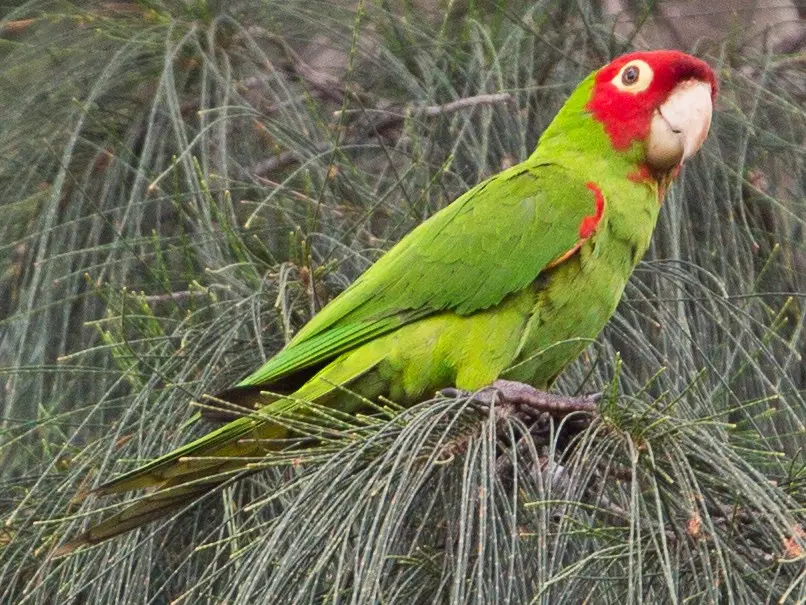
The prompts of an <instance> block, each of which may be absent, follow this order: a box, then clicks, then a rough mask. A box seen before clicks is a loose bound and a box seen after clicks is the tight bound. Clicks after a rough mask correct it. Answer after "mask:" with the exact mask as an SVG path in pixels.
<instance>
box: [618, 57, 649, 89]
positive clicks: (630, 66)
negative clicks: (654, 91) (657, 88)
mask: <svg viewBox="0 0 806 605" xmlns="http://www.w3.org/2000/svg"><path fill="white" fill-rule="evenodd" d="M654 75H655V74H654V73H653V72H652V68H651V67H650V66H649V64H648V63H647V62H646V61H642V60H641V59H633V60H632V61H630V62H629V63H627V64H626V65H624V66H623V67H622V68H621V69H620V70H619V72H618V73H617V74H616V76H615V77H614V78H613V79H612V80H610V81H611V82H612V83H613V86H615V87H616V88H618V89H619V90H620V91H622V92H629V93H632V94H638V93H639V92H644V91H645V90H646V89H647V88H649V85H650V84H652V78H653V77H654Z"/></svg>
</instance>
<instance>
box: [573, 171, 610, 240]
mask: <svg viewBox="0 0 806 605" xmlns="http://www.w3.org/2000/svg"><path fill="white" fill-rule="evenodd" d="M585 186H586V187H587V188H588V189H590V190H591V191H593V196H594V201H595V203H596V211H595V212H594V213H593V214H591V215H590V216H586V217H585V218H583V219H582V222H581V223H580V224H579V237H580V238H581V239H588V238H589V237H590V236H591V235H593V232H594V231H596V227H597V226H598V225H599V221H601V220H602V214H604V206H605V200H604V195H602V190H601V189H599V186H598V185H597V184H596V183H594V182H593V181H588V182H587V183H585Z"/></svg>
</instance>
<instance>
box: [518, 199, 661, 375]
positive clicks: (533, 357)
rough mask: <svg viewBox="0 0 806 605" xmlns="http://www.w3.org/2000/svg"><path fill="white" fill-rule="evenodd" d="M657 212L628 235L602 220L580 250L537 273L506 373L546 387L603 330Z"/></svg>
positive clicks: (646, 241) (644, 247)
mask: <svg viewBox="0 0 806 605" xmlns="http://www.w3.org/2000/svg"><path fill="white" fill-rule="evenodd" d="M655 218H656V214H655V216H651V217H649V216H648V217H647V219H648V220H647V222H646V224H645V225H642V227H643V228H642V229H640V230H638V231H632V232H631V233H630V236H628V237H626V238H625V237H623V236H622V234H621V233H620V230H619V229H613V228H612V227H613V225H611V224H609V222H603V224H602V225H600V228H599V230H598V232H597V234H596V235H595V236H594V237H593V238H591V240H589V241H588V242H586V243H585V244H584V245H583V246H582V248H581V249H580V250H579V252H578V253H577V254H575V255H574V256H573V257H571V258H569V259H568V260H567V261H565V262H563V263H561V264H560V265H559V266H557V267H556V268H554V269H552V270H551V271H549V272H547V273H545V274H542V275H541V276H540V277H539V278H538V280H537V281H536V282H535V284H534V286H533V287H534V288H535V289H537V290H538V294H537V304H536V305H535V308H534V312H533V314H532V317H531V318H530V320H529V323H528V324H527V326H526V330H525V333H524V336H523V339H522V341H521V347H520V350H519V352H518V355H517V357H516V361H515V363H514V364H513V365H512V366H511V367H510V368H509V369H508V370H507V371H506V372H505V373H504V375H503V376H502V377H503V378H508V379H511V380H518V381H522V382H527V383H529V384H532V385H534V386H536V387H538V388H546V387H547V386H548V385H549V384H550V383H551V381H552V380H553V379H554V378H555V377H556V376H557V375H558V374H559V373H560V372H561V371H562V370H563V368H565V366H566V365H568V364H569V363H570V362H572V361H573V360H574V359H576V358H577V356H578V355H579V354H580V353H581V352H582V351H583V349H585V347H587V346H588V345H589V344H590V343H591V341H592V340H593V339H595V338H596V337H597V336H598V335H599V333H600V332H601V331H602V329H603V328H604V326H605V324H606V323H607V321H608V320H609V319H610V317H611V316H612V315H613V312H614V311H615V310H616V306H617V305H618V303H619V301H620V300H621V296H622V294H623V292H624V287H625V285H626V283H627V280H628V279H629V277H630V274H631V273H632V270H633V269H634V267H635V265H636V264H637V262H638V261H639V260H640V258H641V257H642V256H643V253H644V252H645V250H646V247H647V245H648V243H649V236H650V235H651V232H652V228H653V227H654V222H655Z"/></svg>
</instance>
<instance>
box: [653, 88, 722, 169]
mask: <svg viewBox="0 0 806 605" xmlns="http://www.w3.org/2000/svg"><path fill="white" fill-rule="evenodd" d="M711 110H712V103H711V86H710V84H707V83H706V82H700V81H699V80H686V81H685V82H681V83H680V84H678V85H677V86H676V87H675V88H674V90H672V92H671V93H670V94H669V97H668V98H667V99H666V101H664V103H663V105H661V106H660V107H658V109H656V110H655V114H654V115H653V116H652V125H651V127H650V131H649V140H648V141H647V162H648V163H649V165H650V166H651V167H652V168H655V169H656V170H671V169H672V168H674V167H675V166H678V165H679V164H682V163H683V162H684V161H685V160H687V159H688V158H690V157H691V156H693V155H694V154H695V153H697V150H699V148H700V146H701V145H702V143H703V141H705V137H706V136H708V129H709V128H710V127H711Z"/></svg>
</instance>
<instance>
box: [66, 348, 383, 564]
mask: <svg viewBox="0 0 806 605" xmlns="http://www.w3.org/2000/svg"><path fill="white" fill-rule="evenodd" d="M345 362H346V363H345ZM377 362H378V358H372V357H361V356H355V357H352V358H349V357H348V358H346V359H344V360H341V361H340V360H336V361H335V362H333V363H331V364H330V365H329V366H327V367H326V368H325V369H323V370H322V371H321V372H320V373H319V374H317V377H319V378H322V379H321V380H316V379H315V378H314V379H311V380H309V381H308V382H306V383H305V384H304V385H303V386H302V387H301V388H300V389H299V390H297V391H296V392H295V393H294V394H293V395H292V396H289V397H287V398H286V397H283V398H281V399H277V400H276V401H273V402H271V403H269V404H268V405H266V406H265V407H263V408H261V410H260V412H259V413H260V415H259V416H258V415H255V416H245V417H242V418H238V419H237V420H234V421H232V422H230V423H229V424H226V425H225V426H222V427H220V428H218V429H216V430H214V431H213V432H211V433H208V434H207V435H204V436H203V437H200V438H199V439H196V440H195V441H192V442H190V443H188V444H187V445H184V446H182V447H180V448H178V449H176V450H174V451H172V452H169V453H167V454H165V455H164V456H160V457H159V458H156V459H154V460H152V461H151V462H148V463H146V464H145V465H143V466H141V467H139V468H136V469H134V470H133V471H130V472H128V473H124V474H123V475H121V476H120V477H117V478H115V479H113V480H112V481H109V482H107V483H104V484H103V485H101V486H99V487H97V488H96V489H94V490H93V493H95V494H97V495H101V496H103V495H108V494H117V493H121V492H128V491H132V490H136V489H143V488H156V489H155V491H153V492H151V493H150V494H148V495H146V496H145V497H143V498H142V499H140V500H138V501H136V502H134V503H133V504H131V505H130V506H128V507H126V508H125V509H123V510H122V511H120V512H119V513H116V514H114V515H112V516H110V517H108V518H107V519H104V520H103V521H101V522H100V523H98V524H97V525H94V526H92V527H91V528H90V529H89V530H87V531H86V532H84V533H83V534H82V535H81V536H79V537H78V538H76V539H75V540H72V541H70V542H68V543H67V544H65V545H64V546H62V547H60V548H58V549H57V550H56V554H57V555H64V554H68V553H70V552H72V551H73V550H75V549H76V548H78V547H79V546H82V545H91V544H97V543H99V542H102V541H104V540H107V539H109V538H112V537H114V536H117V535H120V534H122V533H125V532H127V531H130V530H132V529H136V528H138V527H140V526H142V525H145V524H147V523H150V522H152V521H155V520H157V519H159V518H161V517H164V516H166V515H168V514H170V513H172V512H175V511H177V510H179V509H181V508H183V507H185V506H187V505H189V504H191V503H193V501H195V500H197V499H198V498H200V497H201V496H203V495H204V494H206V493H208V492H210V491H211V490H213V489H215V488H217V487H219V486H220V485H222V484H223V483H225V482H226V481H228V480H230V479H232V478H233V476H234V475H235V474H238V473H241V474H248V473H249V472H252V471H249V470H247V465H248V464H249V463H250V462H252V461H253V458H254V457H255V456H260V455H263V454H265V453H266V451H268V450H270V449H272V446H271V445H269V443H270V442H271V441H273V440H278V439H282V438H284V437H286V436H287V434H288V430H287V429H286V428H285V427H284V426H283V425H282V424H281V423H274V422H272V421H271V420H270V419H269V415H275V416H283V415H285V414H288V413H289V412H293V411H294V410H296V409H298V408H299V406H300V401H310V402H317V403H320V402H321V401H322V400H323V399H326V398H328V397H330V396H331V395H333V394H334V393H341V391H340V390H339V387H337V386H334V385H346V384H349V383H351V382H352V381H354V380H355V379H357V378H359V377H361V376H363V375H365V374H366V373H367V372H368V371H369V370H371V369H372V368H373V367H375V365H376V364H377ZM251 391H254V389H251ZM257 395H258V396H261V394H260V392H257ZM256 470H257V468H256V469H255V471H256Z"/></svg>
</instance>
